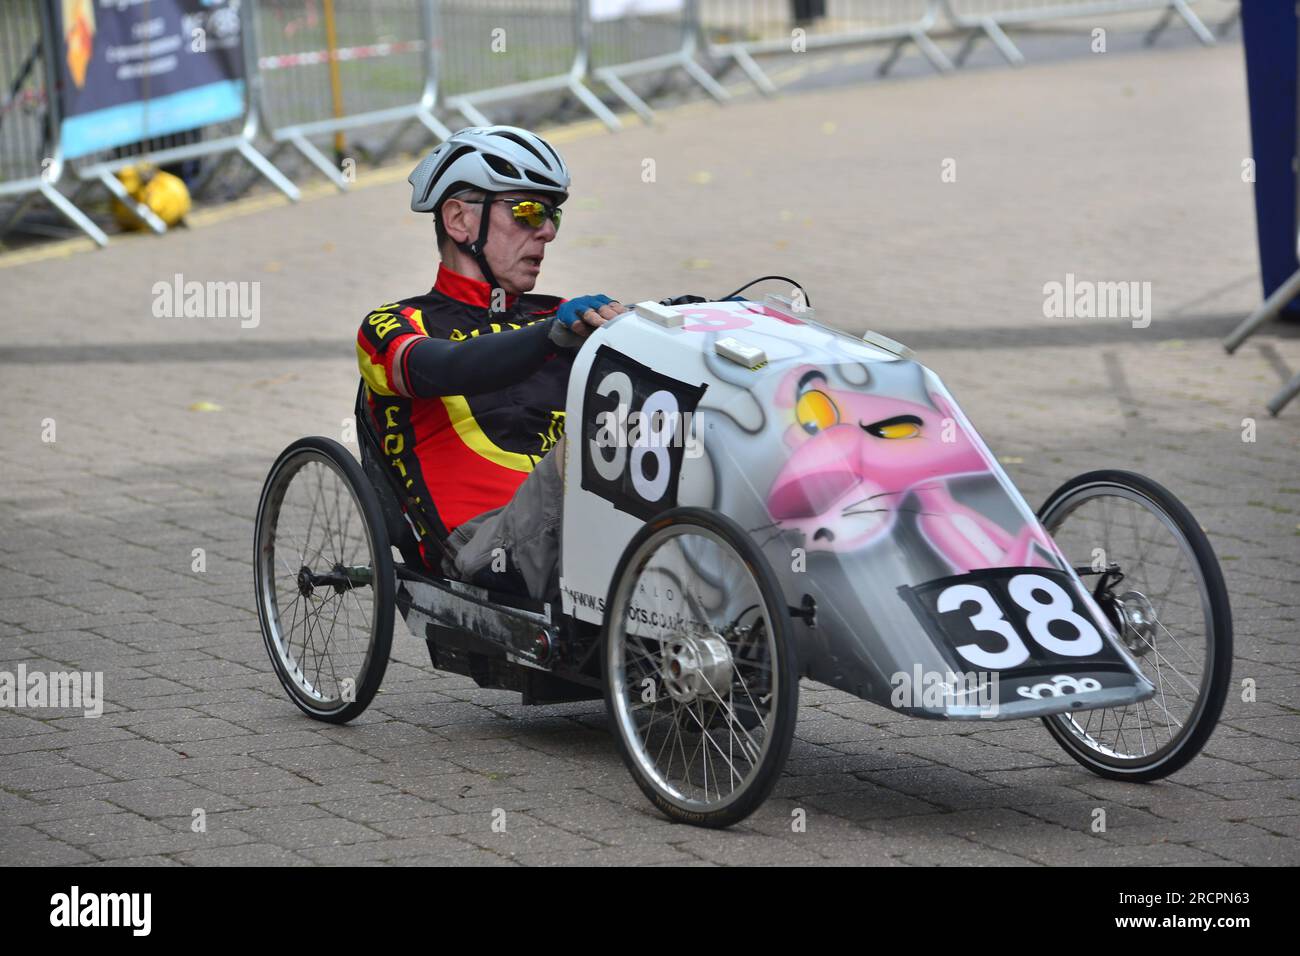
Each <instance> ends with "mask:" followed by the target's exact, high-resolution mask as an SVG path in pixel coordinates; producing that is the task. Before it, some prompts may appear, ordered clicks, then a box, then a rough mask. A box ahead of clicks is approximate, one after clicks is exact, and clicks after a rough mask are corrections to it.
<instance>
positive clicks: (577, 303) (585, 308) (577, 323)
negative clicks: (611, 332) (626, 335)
mask: <svg viewBox="0 0 1300 956" xmlns="http://www.w3.org/2000/svg"><path fill="white" fill-rule="evenodd" d="M626 311H627V309H626V308H624V307H623V304H622V303H621V302H616V301H615V300H613V299H611V298H610V297H609V296H607V295H583V296H579V297H578V298H576V299H570V300H569V301H568V302H565V303H564V304H563V305H561V306H560V308H559V310H558V311H557V312H556V317H557V318H558V319H559V321H560V323H561V324H563V325H564V327H565V328H567V329H568V330H569V331H570V332H572V333H573V334H574V335H576V336H578V337H579V338H584V339H585V338H586V337H587V336H588V335H590V334H591V333H592V332H594V331H596V329H598V328H600V327H601V326H602V325H604V324H605V323H606V322H608V321H609V320H610V319H612V318H614V316H616V315H618V314H619V313H620V312H626Z"/></svg>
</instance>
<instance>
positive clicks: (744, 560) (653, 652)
mask: <svg viewBox="0 0 1300 956" xmlns="http://www.w3.org/2000/svg"><path fill="white" fill-rule="evenodd" d="M603 654H604V656H603V661H602V670H603V676H604V685H605V704H606V709H607V711H608V713H609V717H610V721H611V723H612V724H613V725H614V728H615V735H616V737H617V740H618V746H619V751H620V753H621V754H622V756H623V760H624V762H625V763H626V764H627V766H628V769H629V770H630V771H631V773H632V776H633V778H634V779H635V780H636V782H637V784H638V786H640V788H641V790H642V791H643V792H644V793H645V795H646V796H647V797H649V798H650V801H651V802H652V803H654V805H655V806H657V807H658V808H659V809H660V810H661V811H662V812H663V813H664V814H665V815H667V816H668V817H669V818H670V819H672V820H676V821H680V822H684V823H691V824H694V825H696V826H704V827H726V826H730V825H731V824H733V823H736V822H737V821H739V820H743V819H744V818H745V817H747V816H748V815H749V814H750V813H752V812H753V811H754V810H755V809H757V808H758V806H759V805H760V804H761V803H762V802H763V801H764V800H765V799H766V798H767V795H768V794H769V793H770V792H771V790H772V787H773V786H774V785H775V783H776V781H777V778H778V777H779V776H780V774H781V770H782V768H783V767H784V766H785V760H786V756H787V755H788V754H789V752H790V743H791V739H792V738H793V736H794V725H795V720H796V718H797V711H798V706H799V676H798V675H799V670H798V667H797V666H796V660H795V651H794V643H793V639H792V635H791V627H790V615H789V608H788V607H787V606H786V604H785V601H784V598H783V595H782V591H781V587H780V585H779V583H778V582H777V580H776V575H775V574H774V573H773V572H772V568H771V567H770V565H768V563H767V560H766V559H765V558H764V557H763V555H762V553H761V552H760V551H759V550H758V548H757V546H756V545H755V544H754V542H753V541H752V540H751V539H750V537H749V535H747V534H746V533H745V531H744V529H742V528H741V527H740V526H739V525H738V524H736V522H734V521H733V520H731V519H730V518H728V517H726V516H725V515H721V514H718V513H717V512H713V511H708V510H705V509H702V508H676V509H673V510H672V511H669V512H667V513H665V514H663V515H661V516H660V517H658V518H655V519H654V520H652V521H650V522H649V523H647V524H646V525H645V527H643V528H642V529H641V530H640V531H639V532H638V533H637V534H636V536H635V537H634V538H633V539H632V541H631V542H630V543H629V544H628V546H627V549H626V550H625V551H624V552H623V556H622V558H621V560H620V561H619V563H618V567H617V569H616V570H615V572H614V577H613V579H612V580H611V582H610V591H609V596H608V598H607V600H606V602H605V626H604V635H603Z"/></svg>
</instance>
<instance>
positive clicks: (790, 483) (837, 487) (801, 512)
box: [767, 468, 858, 521]
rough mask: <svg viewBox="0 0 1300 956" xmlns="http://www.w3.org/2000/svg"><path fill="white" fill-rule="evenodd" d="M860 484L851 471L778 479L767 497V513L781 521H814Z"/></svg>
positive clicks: (844, 469) (829, 470) (818, 472)
mask: <svg viewBox="0 0 1300 956" xmlns="http://www.w3.org/2000/svg"><path fill="white" fill-rule="evenodd" d="M857 483H858V476H857V475H856V474H854V472H853V471H852V470H851V469H849V468H827V469H823V470H821V471H812V472H807V473H805V474H800V475H794V476H791V477H789V478H786V479H785V480H783V481H782V480H778V482H777V484H776V487H774V488H773V489H772V493H771V494H770V495H768V498H767V510H768V511H770V512H771V513H772V517H773V518H775V519H776V520H778V521H785V520H790V519H794V518H811V517H814V516H815V515H819V514H822V513H823V512H825V511H826V510H827V509H829V508H830V507H831V505H833V504H834V503H835V502H836V501H837V500H838V499H839V498H840V496H841V495H843V494H844V492H846V491H848V490H849V489H850V488H852V487H853V486H854V485H856V484H857Z"/></svg>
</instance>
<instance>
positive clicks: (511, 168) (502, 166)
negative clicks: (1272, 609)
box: [483, 153, 523, 179]
mask: <svg viewBox="0 0 1300 956" xmlns="http://www.w3.org/2000/svg"><path fill="white" fill-rule="evenodd" d="M483 161H484V162H486V163H487V164H488V165H489V166H491V167H492V169H493V171H495V172H496V173H497V174H498V175H501V176H508V177H509V178H511V179H522V178H523V176H521V175H520V173H519V170H518V169H516V168H515V164H514V163H512V162H510V160H508V159H502V158H501V157H500V156H493V155H492V154H491V153H484V154H483Z"/></svg>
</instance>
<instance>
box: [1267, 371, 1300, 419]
mask: <svg viewBox="0 0 1300 956" xmlns="http://www.w3.org/2000/svg"><path fill="white" fill-rule="evenodd" d="M1297 395H1300V372H1297V373H1296V374H1295V375H1294V376H1292V378H1291V381H1289V382H1287V383H1286V384H1285V385H1283V386H1282V391H1280V392H1278V393H1277V394H1276V395H1274V396H1273V397H1272V398H1271V399H1269V402H1268V411H1269V414H1271V415H1272V416H1273V417H1274V418H1276V417H1277V416H1278V415H1280V414H1281V413H1282V409H1284V408H1286V405H1287V402H1289V401H1291V399H1293V398H1295V397H1296V396H1297Z"/></svg>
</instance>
